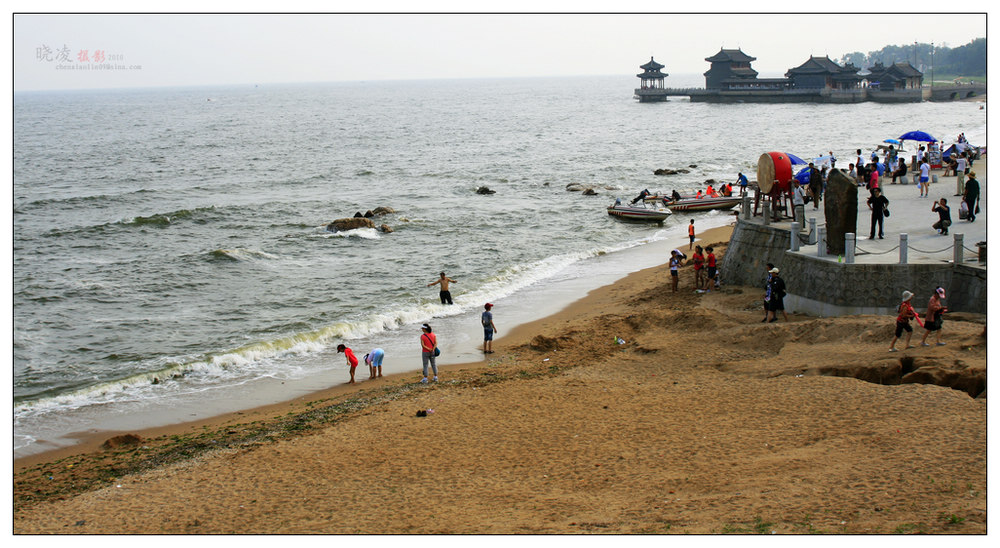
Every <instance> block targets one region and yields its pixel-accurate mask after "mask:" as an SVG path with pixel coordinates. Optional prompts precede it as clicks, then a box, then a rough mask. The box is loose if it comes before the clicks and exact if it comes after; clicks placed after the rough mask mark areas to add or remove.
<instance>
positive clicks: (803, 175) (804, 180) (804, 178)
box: [795, 166, 810, 185]
mask: <svg viewBox="0 0 1000 548" xmlns="http://www.w3.org/2000/svg"><path fill="white" fill-rule="evenodd" d="M809 175H810V173H809V167H808V166H806V167H804V168H802V169H801V170H799V172H798V173H796V174H795V180H796V181H798V182H799V183H800V184H803V185H808V184H809Z"/></svg>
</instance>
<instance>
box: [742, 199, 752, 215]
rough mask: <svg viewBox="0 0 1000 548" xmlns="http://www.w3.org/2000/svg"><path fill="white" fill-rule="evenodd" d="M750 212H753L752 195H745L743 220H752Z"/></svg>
mask: <svg viewBox="0 0 1000 548" xmlns="http://www.w3.org/2000/svg"><path fill="white" fill-rule="evenodd" d="M750 214H751V210H750V196H744V197H743V220H744V221H749V220H750Z"/></svg>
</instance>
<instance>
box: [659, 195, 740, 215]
mask: <svg viewBox="0 0 1000 548" xmlns="http://www.w3.org/2000/svg"><path fill="white" fill-rule="evenodd" d="M742 200H743V198H741V197H739V196H719V197H717V198H704V197H703V198H681V199H680V200H673V201H669V202H666V203H665V205H666V206H667V207H668V208H669V209H670V210H671V211H708V210H711V209H732V208H733V206H735V205H736V204H738V203H740V201H742Z"/></svg>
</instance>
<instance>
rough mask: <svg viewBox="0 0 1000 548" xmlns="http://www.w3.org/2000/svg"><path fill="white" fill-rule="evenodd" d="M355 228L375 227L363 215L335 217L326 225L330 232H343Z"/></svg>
mask: <svg viewBox="0 0 1000 548" xmlns="http://www.w3.org/2000/svg"><path fill="white" fill-rule="evenodd" d="M356 228H375V223H373V222H372V220H371V219H368V218H365V217H348V218H346V219H337V220H335V221H333V222H332V223H330V224H328V225H326V229H327V230H329V231H330V232H343V231H345V230H354V229H356Z"/></svg>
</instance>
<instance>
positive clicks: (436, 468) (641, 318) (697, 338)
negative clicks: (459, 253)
mask: <svg viewBox="0 0 1000 548" xmlns="http://www.w3.org/2000/svg"><path fill="white" fill-rule="evenodd" d="M728 230H729V229H717V230H715V231H712V232H706V233H705V234H703V235H702V239H703V241H705V242H708V243H711V242H721V243H724V242H726V241H727V240H728ZM717 247H718V246H717ZM680 285H681V289H682V290H681V291H680V292H678V293H672V292H671V291H670V285H669V274H668V273H667V270H666V267H665V266H660V267H655V268H651V269H646V270H643V271H640V272H636V273H634V274H632V275H629V276H628V277H626V278H624V279H622V280H620V281H618V282H616V283H615V284H613V285H611V286H607V287H604V288H601V289H598V290H596V291H593V292H591V293H590V294H589V295H588V296H587V297H586V298H584V299H582V300H581V301H579V302H577V303H575V304H574V305H572V306H570V307H569V308H567V309H566V310H564V311H562V312H560V313H558V314H556V315H554V316H552V317H549V318H545V319H543V320H539V321H537V322H533V323H531V324H528V325H525V326H521V327H520V328H518V329H516V330H513V331H511V332H510V333H505V334H504V337H503V338H502V339H500V340H498V341H496V343H495V345H494V346H495V350H496V353H495V354H492V355H491V357H490V358H489V359H488V360H486V361H484V362H482V363H476V364H462V365H454V366H448V367H445V368H443V369H442V371H441V375H440V376H441V379H442V382H440V383H438V384H432V385H428V386H422V385H419V384H417V383H416V382H415V381H417V380H419V374H413V373H408V374H401V375H393V376H389V377H385V378H383V379H381V380H378V381H375V382H365V383H361V384H360V385H358V386H357V387H345V386H339V387H334V388H332V389H331V390H329V391H327V392H325V393H321V394H315V395H312V396H310V397H308V398H303V399H301V400H297V401H294V402H288V403H284V404H280V405H274V406H269V407H267V408H261V409H257V410H253V411H250V412H246V413H239V414H234V415H230V416H226V417H220V418H217V419H212V420H210V421H203V422H201V423H197V424H188V425H178V426H175V427H170V428H164V429H157V430H155V431H146V432H136V433H135V434H137V435H138V436H140V437H141V438H142V441H141V442H140V443H139V444H138V445H123V446H121V447H118V448H114V449H108V450H101V449H99V447H98V446H99V444H100V443H101V442H103V441H104V439H106V438H107V437H108V436H109V435H110V434H107V433H103V434H101V435H100V437H95V438H94V439H90V440H87V441H86V443H85V444H83V445H81V446H79V447H77V448H74V449H71V450H64V451H61V452H59V453H47V454H43V455H37V456H33V457H29V458H27V459H22V460H21V461H18V462H17V463H16V465H15V477H14V481H15V497H14V500H15V502H14V532H15V533H63V534H116V533H154V534H155V533H168V534H171V533H195V534H212V533H239V534H245V533H287V534H295V533H345V534H349V533H369V534H384V533H491V534H507V533H562V534H576V533H626V534H628V533H668V534H674V533H680V534H683V533H695V534H717V533H770V532H772V531H773V532H777V533H815V532H822V533H865V534H867V533H882V534H891V533H959V534H981V533H985V531H986V479H987V477H986V401H985V398H984V397H979V398H973V397H971V396H970V395H969V394H968V393H966V392H963V391H960V390H956V389H953V388H947V387H943V386H935V385H928V384H912V383H908V382H906V379H907V378H911V377H912V375H913V373H910V374H909V375H907V376H905V377H903V384H877V383H875V382H869V381H866V380H859V379H858V378H855V377H862V378H868V379H869V380H880V379H881V380H882V381H883V382H893V380H894V379H895V382H898V380H899V377H900V373H905V372H906V371H905V368H906V367H907V366H906V365H905V364H904V363H903V361H906V360H903V361H901V359H900V358H906V359H908V360H909V358H912V360H909V361H906V363H908V364H909V367H910V368H913V367H926V368H928V370H931V369H935V368H937V370H940V371H942V372H943V373H942V377H946V376H947V374H949V373H954V372H955V370H958V369H961V372H962V373H964V374H968V373H969V372H972V373H974V374H981V375H982V377H983V378H985V368H986V341H985V338H984V337H983V336H982V335H983V333H984V320H983V319H982V318H975V317H966V316H959V315H956V316H958V317H957V318H956V319H954V320H949V321H947V322H946V323H945V327H944V331H943V333H944V334H943V337H942V340H943V341H945V342H946V343H947V345H946V346H941V347H931V348H920V347H918V348H915V349H909V350H906V351H904V352H900V353H897V354H889V353H887V352H886V350H887V348H888V343H889V340H890V339H891V338H892V331H893V319H892V318H891V317H883V316H851V317H843V318H811V317H806V316H799V315H790V317H789V320H790V321H789V322H785V321H779V322H777V323H772V324H763V323H760V319H761V318H762V317H763V312H762V311H761V309H760V305H761V301H762V293H763V291H762V290H761V289H759V288H751V287H724V288H723V290H722V291H713V292H711V293H708V294H703V295H698V294H695V293H694V292H693V291H692V289H693V272H692V270H691V268H690V267H689V266H687V267H685V268H684V269H682V272H681V278H680ZM917 306H918V311H921V312H922V308H921V305H920V304H918V305H917ZM920 334H922V333H921V330H920V329H916V333H915V341H914V343H918V342H919V335H920ZM615 337H621V338H623V339H624V340H625V344H616V343H615V342H614V338H615ZM901 368H904V370H903V371H901ZM873 376H874V377H879V378H872V377H873ZM363 399H367V400H369V401H367V402H365V403H364V404H356V403H350V402H357V401H359V400H363ZM338 405H339V407H337V406H338ZM334 409H337V410H338V411H337V412H336V413H334V412H333V411H330V414H329V416H331V417H333V418H330V419H329V420H326V419H324V420H326V422H323V421H317V420H313V418H314V417H315V416H316V415H317V413H320V412H322V411H325V410H334ZM418 410H423V411H425V412H427V416H425V417H418V416H416V411H418ZM324 416H327V415H324ZM310 421H312V422H310ZM279 423H280V426H269V425H275V424H279ZM290 425H291V426H290ZM313 425H315V426H313ZM299 427H301V428H299ZM261 428H264V429H265V430H267V432H268V434H267V435H265V436H259V437H256V438H253V441H244V442H239V443H230V442H229V441H228V440H231V439H233V438H234V437H237V436H239V435H240V434H241V433H243V432H248V431H251V430H254V429H261ZM193 441H198V442H199V444H194V443H193ZM184 443H189V445H184V446H183V448H182V449H181V452H186V451H189V449H188V448H190V447H195V446H196V445H197V446H198V447H204V446H209V447H210V446H212V445H213V444H215V445H217V446H219V447H223V449H219V450H215V451H207V452H203V451H200V450H195V449H190V454H191V457H189V458H183V459H179V460H177V459H175V460H174V461H173V462H172V463H171V464H156V459H148V460H149V464H147V465H145V466H144V468H146V469H148V470H147V471H145V472H142V473H134V474H125V473H123V472H124V471H125V470H127V469H128V468H127V467H126V466H125V465H126V464H128V463H132V462H135V461H136V460H141V459H143V458H145V456H146V455H153V454H158V453H157V451H161V452H162V451H165V450H166V448H168V447H170V446H171V444H175V445H177V444H184ZM173 454H174V455H176V451H175V452H174V453H173ZM163 462H166V461H163ZM116 472H118V473H116ZM49 478H51V479H49ZM93 486H100V487H99V488H96V489H94V488H92V487H93Z"/></svg>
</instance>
